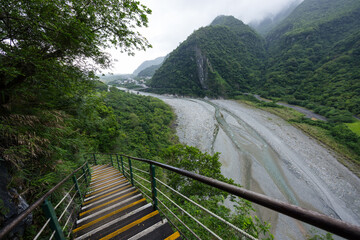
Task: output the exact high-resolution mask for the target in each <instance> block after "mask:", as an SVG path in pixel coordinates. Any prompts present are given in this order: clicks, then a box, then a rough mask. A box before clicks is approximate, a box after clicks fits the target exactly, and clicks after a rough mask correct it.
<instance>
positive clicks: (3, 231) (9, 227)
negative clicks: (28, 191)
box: [0, 162, 87, 239]
mask: <svg viewBox="0 0 360 240" xmlns="http://www.w3.org/2000/svg"><path fill="white" fill-rule="evenodd" d="M86 164H87V162H85V163H84V164H83V165H81V166H80V167H79V168H77V169H76V170H75V171H73V172H72V173H71V174H69V175H68V176H67V177H65V178H64V179H63V180H61V181H60V182H59V183H58V184H56V185H55V186H54V187H53V188H51V189H50V190H49V191H48V192H47V193H45V194H44V195H43V196H42V197H41V198H39V199H38V200H37V201H36V202H35V203H33V204H32V205H31V206H29V207H28V208H27V209H25V210H24V211H23V212H21V213H20V214H19V215H18V216H17V217H16V218H14V219H13V220H12V221H11V222H10V223H9V224H7V225H6V226H5V227H4V228H3V229H1V230H0V239H2V238H4V237H5V236H6V235H7V234H8V233H9V232H10V231H11V230H12V229H13V228H14V227H15V226H16V225H17V224H19V223H20V222H21V221H22V220H24V219H25V218H26V217H27V216H28V215H29V214H30V213H32V212H33V211H34V210H35V209H36V208H37V207H39V206H40V205H41V204H42V203H43V202H44V201H45V199H46V198H48V197H49V196H50V195H51V194H52V193H53V192H55V191H56V190H57V189H58V188H59V187H61V185H63V184H64V183H65V182H66V181H67V180H69V179H70V178H71V177H72V176H73V175H74V174H75V173H77V172H78V171H79V170H81V169H82V168H83V167H84V166H85V165H86Z"/></svg>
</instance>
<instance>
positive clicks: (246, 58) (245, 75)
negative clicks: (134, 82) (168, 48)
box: [151, 16, 265, 96]
mask: <svg viewBox="0 0 360 240" xmlns="http://www.w3.org/2000/svg"><path fill="white" fill-rule="evenodd" d="M264 55H265V51H264V41H263V40H262V39H261V37H259V35H257V34H256V33H255V32H254V31H253V30H252V29H251V28H249V27H248V26H246V25H245V24H243V23H242V22H241V21H240V20H237V19H235V18H234V17H228V16H220V17H217V18H216V19H215V20H214V21H213V23H212V24H211V25H210V26H207V27H204V28H200V29H199V30H197V31H195V32H194V33H193V34H192V35H190V36H189V37H188V39H187V40H186V41H184V42H183V43H182V44H180V46H179V47H178V48H177V49H176V50H174V51H173V52H172V53H171V54H170V56H169V58H168V59H167V60H166V61H165V62H164V64H163V66H162V67H161V68H160V69H158V70H157V71H156V73H155V74H154V76H153V78H152V83H151V87H153V88H154V89H158V90H160V91H163V92H169V93H177V94H186V95H199V96H205V95H207V96H218V95H225V96H228V95H232V94H234V92H236V91H243V90H244V88H246V90H248V87H246V86H249V84H247V82H254V83H255V82H258V81H259V79H258V77H257V76H258V74H255V73H256V72H260V71H261V68H262V66H263V65H262V63H261V58H263V57H264Z"/></svg>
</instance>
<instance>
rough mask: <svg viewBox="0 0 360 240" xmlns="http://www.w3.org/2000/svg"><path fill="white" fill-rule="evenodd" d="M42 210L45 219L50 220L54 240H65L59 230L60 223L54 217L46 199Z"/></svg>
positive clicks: (51, 207) (49, 203)
mask: <svg viewBox="0 0 360 240" xmlns="http://www.w3.org/2000/svg"><path fill="white" fill-rule="evenodd" d="M42 209H43V211H44V213H45V216H46V217H47V218H50V228H51V229H52V230H53V231H55V235H54V237H55V239H56V240H65V239H66V238H65V236H64V233H63V231H62V229H61V226H60V223H59V221H58V219H57V217H56V213H55V210H54V207H53V205H52V204H51V202H50V201H49V200H48V199H47V198H46V199H45V200H44V202H43V204H42Z"/></svg>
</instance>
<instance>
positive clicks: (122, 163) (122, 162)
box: [120, 156, 125, 176]
mask: <svg viewBox="0 0 360 240" xmlns="http://www.w3.org/2000/svg"><path fill="white" fill-rule="evenodd" d="M120 160H121V170H122V173H123V175H124V176H125V170H124V160H123V156H120Z"/></svg>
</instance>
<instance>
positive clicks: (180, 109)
mask: <svg viewBox="0 0 360 240" xmlns="http://www.w3.org/2000/svg"><path fill="white" fill-rule="evenodd" d="M146 95H150V94H146ZM151 95H152V96H155V97H158V98H160V99H162V100H163V101H165V102H166V103H167V104H169V105H171V106H172V107H173V109H174V111H175V113H176V115H177V135H178V136H179V140H180V141H181V142H182V143H184V144H188V145H191V146H195V147H198V148H199V149H201V150H202V151H204V152H208V153H214V152H220V162H221V164H222V167H221V171H222V173H223V175H224V176H226V177H228V178H232V179H234V181H235V182H236V183H239V184H241V185H242V186H244V187H245V188H247V189H249V190H252V191H255V192H258V193H262V194H265V195H267V196H270V197H273V198H276V199H279V200H281V201H285V202H288V203H291V204H295V205H298V206H301V207H304V208H306V209H310V210H315V211H318V212H321V213H323V214H326V215H328V216H332V217H335V218H340V219H342V220H344V221H346V222H349V223H353V224H356V225H360V198H359V196H360V179H359V178H358V177H356V176H355V175H354V174H353V173H351V172H350V171H349V170H348V169H347V168H345V167H344V166H343V165H342V164H340V163H339V162H338V161H337V160H336V157H335V154H334V153H333V152H331V151H329V150H327V149H326V148H324V147H323V146H322V145H320V144H319V143H318V142H317V141H316V140H314V139H312V138H310V137H309V136H307V135H305V134H304V133H303V132H302V131H300V130H299V129H297V128H295V127H293V126H291V125H290V124H289V123H287V122H286V121H284V120H282V119H281V118H279V117H277V116H275V115H273V114H270V113H268V112H265V111H262V110H260V109H256V108H252V107H250V106H248V105H245V104H240V103H237V102H234V101H230V100H203V99H190V98H176V97H172V96H164V95H154V94H151ZM256 209H257V210H258V211H259V213H260V217H261V219H262V220H264V221H267V222H270V223H271V224H272V232H273V233H274V235H275V239H304V238H305V237H306V234H308V233H309V230H310V229H311V227H310V226H309V225H306V224H303V223H301V222H299V221H296V220H293V219H291V218H289V217H286V216H284V215H282V214H277V213H275V212H274V211H271V210H267V209H265V208H263V207H260V206H256Z"/></svg>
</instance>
